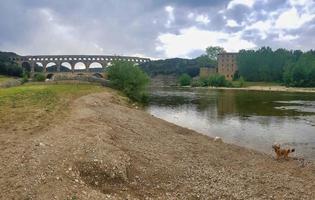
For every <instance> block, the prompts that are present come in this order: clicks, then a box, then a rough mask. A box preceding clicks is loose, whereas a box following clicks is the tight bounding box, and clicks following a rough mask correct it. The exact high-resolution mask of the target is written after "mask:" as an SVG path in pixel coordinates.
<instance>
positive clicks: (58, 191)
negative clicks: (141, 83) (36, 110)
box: [0, 91, 315, 199]
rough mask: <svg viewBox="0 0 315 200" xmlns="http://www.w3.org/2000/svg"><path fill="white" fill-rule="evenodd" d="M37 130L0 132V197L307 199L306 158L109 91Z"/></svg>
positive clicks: (312, 170) (311, 172)
mask: <svg viewBox="0 0 315 200" xmlns="http://www.w3.org/2000/svg"><path fill="white" fill-rule="evenodd" d="M40 130H41V131H39V132H34V133H33V134H32V135H31V136H27V137H26V136H25V137H20V139H16V141H15V142H14V144H15V145H7V143H8V142H6V140H5V138H6V137H8V135H6V134H9V133H6V132H2V133H1V138H0V139H1V140H0V141H1V142H2V144H1V148H2V149H1V150H2V151H1V154H0V155H1V161H2V162H1V164H0V169H1V178H0V190H1V191H2V192H1V194H0V198H1V199H315V166H314V164H313V163H309V162H306V161H304V160H302V159H297V158H295V159H293V158H291V159H290V160H289V161H285V160H281V161H276V160H275V159H274V158H273V157H271V156H269V155H266V154H262V153H259V152H256V151H253V150H248V149H245V148H242V147H238V146H235V145H230V144H225V143H222V142H220V141H214V140H213V139H212V138H209V137H206V136H204V135H201V134H198V133H196V132H194V131H192V130H188V129H185V128H182V127H179V126H176V125H174V124H171V123H168V122H166V121H163V120H161V119H157V118H155V117H153V116H151V115H149V114H148V113H145V112H144V111H142V110H138V109H136V108H134V107H133V106H130V105H129V104H127V103H126V100H125V99H124V98H122V97H120V96H118V95H117V94H116V92H110V91H108V92H103V93H97V94H91V95H87V96H83V97H81V98H79V99H77V100H75V101H74V102H73V103H72V104H71V113H69V114H68V116H67V117H66V118H64V119H62V120H57V121H56V123H55V124H54V125H52V126H49V127H47V128H45V129H40ZM21 131H23V130H21ZM15 134H21V135H23V132H19V133H18V132H17V131H16V132H15ZM270 148H271V147H270ZM297 151H298V149H297Z"/></svg>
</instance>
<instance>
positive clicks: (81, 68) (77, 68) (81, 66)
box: [73, 62, 86, 71]
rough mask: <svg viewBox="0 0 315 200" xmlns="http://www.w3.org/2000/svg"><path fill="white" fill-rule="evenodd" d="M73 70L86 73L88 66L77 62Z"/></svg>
mask: <svg viewBox="0 0 315 200" xmlns="http://www.w3.org/2000/svg"><path fill="white" fill-rule="evenodd" d="M73 69H74V71H86V65H85V64H84V63H83V62H77V63H76V64H75V65H74V67H73Z"/></svg>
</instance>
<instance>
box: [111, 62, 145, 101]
mask: <svg viewBox="0 0 315 200" xmlns="http://www.w3.org/2000/svg"><path fill="white" fill-rule="evenodd" d="M107 73H108V79H109V80H110V82H111V84H112V85H113V87H115V88H117V89H119V90H121V91H123V92H124V93H125V94H126V95H127V96H128V97H129V98H130V99H132V100H134V101H138V102H142V103H144V102H147V100H148V94H147V91H146V87H147V85H148V83H149V77H148V75H147V74H146V73H144V72H143V71H142V70H141V69H140V68H139V67H138V66H135V65H134V63H133V62H128V61H118V62H114V63H113V65H112V66H110V67H109V68H108V71H107Z"/></svg>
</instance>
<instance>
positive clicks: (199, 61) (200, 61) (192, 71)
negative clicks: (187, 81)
mask: <svg viewBox="0 0 315 200" xmlns="http://www.w3.org/2000/svg"><path fill="white" fill-rule="evenodd" d="M223 50H224V49H223V48H221V47H208V48H207V49H206V52H205V54H203V55H201V56H199V57H197V58H194V59H185V58H171V59H165V60H156V61H151V62H148V63H143V64H141V65H140V67H141V68H142V69H143V71H145V72H146V73H147V74H148V75H149V76H156V75H159V74H162V75H174V76H180V75H182V74H188V75H189V76H190V77H195V76H198V75H199V70H200V68H201V67H209V68H215V67H216V66H217V61H216V55H217V54H218V53H220V52H222V51H223Z"/></svg>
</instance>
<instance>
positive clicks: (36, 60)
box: [10, 55, 150, 74]
mask: <svg viewBox="0 0 315 200" xmlns="http://www.w3.org/2000/svg"><path fill="white" fill-rule="evenodd" d="M10 59H11V60H12V61H14V62H16V63H18V64H19V65H20V66H21V67H22V66H23V65H25V64H28V65H30V68H31V74H34V72H35V66H36V65H42V66H43V72H45V73H46V71H47V67H48V66H47V65H48V64H51V63H53V64H54V65H56V66H57V71H55V72H60V68H61V66H62V64H64V63H68V64H70V66H71V71H70V73H71V72H72V73H74V72H75V70H76V69H75V65H76V64H77V63H83V64H84V65H85V69H84V70H83V71H85V72H90V70H89V69H90V65H91V64H92V63H99V64H100V65H101V66H102V68H103V69H104V68H106V67H107V66H108V65H109V64H110V63H112V62H114V61H130V62H134V63H136V64H140V63H144V62H150V59H148V58H140V57H130V56H109V55H38V56H17V57H11V58H10ZM80 71H82V69H81V70H80ZM50 73H54V72H50ZM63 73H64V72H63Z"/></svg>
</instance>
